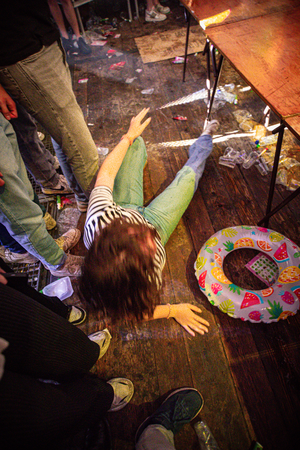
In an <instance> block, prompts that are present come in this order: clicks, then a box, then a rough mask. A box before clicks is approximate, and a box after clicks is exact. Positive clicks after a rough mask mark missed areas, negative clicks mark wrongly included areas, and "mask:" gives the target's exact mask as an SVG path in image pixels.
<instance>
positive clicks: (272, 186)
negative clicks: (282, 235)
mask: <svg viewBox="0 0 300 450" xmlns="http://www.w3.org/2000/svg"><path fill="white" fill-rule="evenodd" d="M284 127H285V125H284V122H283V121H281V124H280V125H279V127H278V128H276V129H275V130H273V134H275V133H278V139H277V145H276V152H275V157H274V164H273V171H272V177H271V183H270V189H269V197H268V203H267V210H266V215H265V216H264V217H263V219H261V220H260V221H259V222H258V225H262V224H263V225H264V226H265V227H268V224H269V217H271V216H272V215H273V214H270V213H271V208H272V201H273V195H274V189H275V183H276V177H277V169H278V164H279V157H280V152H281V145H282V139H283V133H284ZM283 206H284V205H283Z"/></svg>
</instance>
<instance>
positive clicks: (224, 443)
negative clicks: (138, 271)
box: [68, 0, 300, 450]
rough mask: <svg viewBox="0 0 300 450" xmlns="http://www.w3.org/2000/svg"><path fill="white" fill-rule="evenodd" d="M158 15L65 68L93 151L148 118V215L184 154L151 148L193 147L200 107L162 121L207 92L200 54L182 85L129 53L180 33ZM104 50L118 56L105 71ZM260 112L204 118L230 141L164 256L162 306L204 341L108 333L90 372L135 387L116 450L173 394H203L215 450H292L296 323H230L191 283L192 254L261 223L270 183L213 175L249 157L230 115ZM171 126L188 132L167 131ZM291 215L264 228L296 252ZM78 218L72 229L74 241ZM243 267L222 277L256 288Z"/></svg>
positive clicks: (250, 96) (247, 97) (145, 331)
mask: <svg viewBox="0 0 300 450" xmlns="http://www.w3.org/2000/svg"><path fill="white" fill-rule="evenodd" d="M167 4H168V5H170V7H171V15H170V16H169V18H168V20H166V21H165V22H162V23H159V24H152V23H146V22H144V19H143V17H141V18H140V19H139V20H138V21H133V22H132V23H128V22H122V26H120V27H119V30H118V31H119V32H120V33H121V37H120V38H119V39H114V38H108V43H107V45H106V46H105V47H104V48H102V47H101V48H93V53H92V56H91V57H84V58H80V57H74V60H73V65H71V70H72V79H73V86H74V91H75V94H76V97H77V100H78V102H79V104H80V106H81V108H82V109H83V113H84V116H85V118H86V121H87V122H88V123H91V124H93V125H90V131H91V133H92V136H93V138H94V140H95V142H96V144H97V146H102V147H109V149H110V150H112V149H113V147H114V146H115V145H116V144H117V142H118V141H119V139H120V137H121V136H122V134H124V133H125V132H126V131H127V128H128V126H129V122H130V118H131V117H132V116H133V115H135V114H136V113H138V112H139V111H140V110H141V109H142V108H143V107H147V106H149V107H150V109H151V110H150V113H151V117H152V121H151V124H150V125H149V127H148V128H147V129H146V130H145V132H144V133H143V137H144V140H145V142H146V146H147V151H148V164H147V166H146V168H145V171H144V194H145V202H146V203H149V202H150V201H151V199H152V198H154V197H155V196H156V195H158V194H159V193H160V192H162V190H163V189H164V188H165V187H167V185H168V184H169V183H170V182H171V181H172V179H173V177H174V176H175V174H176V172H177V171H178V170H179V169H180V168H181V167H182V165H183V164H184V163H185V162H186V160H187V158H188V146H186V145H177V146H174V147H167V146H165V147H164V146H163V145H160V144H161V143H166V142H175V141H181V140H185V139H196V138H197V137H198V136H199V135H200V134H201V132H202V129H203V124H204V120H205V116H206V104H205V102H204V101H203V100H196V101H194V102H190V103H186V104H179V105H176V106H175V105H174V106H171V107H169V108H165V109H161V110H160V109H159V108H160V107H161V106H162V105H165V104H167V103H169V102H172V101H175V100H178V99H181V98H182V97H184V96H187V95H189V94H192V93H194V92H196V91H199V90H200V89H203V88H204V87H205V83H206V66H205V58H204V57H203V56H202V55H201V54H198V55H189V61H188V64H187V72H186V81H185V82H184V83H183V82H182V69H183V66H182V65H180V64H177V65H176V64H173V63H172V60H166V61H160V62H157V63H150V64H143V63H142V60H141V57H140V55H139V53H138V50H137V48H136V45H135V41H134V37H137V36H143V35H145V34H152V33H155V32H159V31H166V30H168V29H175V28H176V27H177V28H182V27H185V26H186V22H185V19H184V16H183V8H181V7H180V6H179V4H178V2H175V0H173V1H172V0H169V1H168V2H167ZM153 38H155V34H154V35H153ZM109 48H114V49H116V50H118V51H121V52H123V55H121V56H120V57H118V58H115V57H112V58H110V59H108V58H107V57H106V52H107V50H108V49H109ZM121 60H124V61H125V62H126V64H125V66H124V68H123V69H121V70H118V71H112V70H109V68H110V66H111V64H113V63H114V62H118V61H121ZM74 64H75V65H74ZM136 69H142V72H140V73H139V72H136ZM85 77H86V78H88V79H89V81H88V82H87V84H84V83H83V84H80V83H78V80H79V79H81V78H85ZM133 77H136V79H135V80H134V81H133V82H132V83H126V79H127V78H133ZM226 83H234V84H235V86H236V87H237V86H238V85H241V86H243V87H244V86H245V83H244V81H243V80H241V78H240V77H239V75H238V74H237V73H236V72H235V71H234V70H233V69H232V68H231V67H230V65H229V64H228V63H226V62H225V63H224V66H223V70H222V74H221V78H220V84H221V85H225V84H226ZM149 88H154V92H153V94H152V95H144V94H141V91H142V90H143V89H149ZM263 108H264V104H263V102H262V101H261V100H260V99H259V98H258V97H257V96H256V94H254V93H253V92H251V91H247V92H240V91H239V93H238V104H237V105H234V104H229V103H226V104H225V105H223V106H222V107H219V108H217V109H215V110H213V114H212V117H213V118H214V119H217V120H219V122H220V129H219V131H218V133H219V134H220V136H221V137H223V138H224V137H225V136H227V140H224V141H222V142H216V143H215V144H214V148H213V152H212V155H211V156H210V157H209V158H208V160H207V164H206V168H205V171H204V174H203V177H202V180H201V182H200V185H199V188H198V189H197V191H196V193H195V195H194V198H193V200H192V202H191V204H190V206H189V207H188V209H187V211H186V212H185V214H184V217H183V218H182V219H181V220H180V223H179V225H178V227H177V229H176V230H175V232H174V233H173V235H172V236H171V238H170V240H169V242H168V244H167V246H166V251H167V264H166V267H165V270H164V290H163V292H162V296H161V300H162V302H163V303H179V302H182V301H183V302H190V303H192V304H195V305H198V306H200V307H201V309H202V311H203V317H205V318H206V319H207V320H208V321H209V322H210V323H211V326H210V332H209V333H208V334H207V335H205V336H200V335H198V336H196V337H195V338H193V337H190V336H189V335H188V334H187V333H186V332H185V331H184V330H183V329H182V328H181V327H180V325H179V324H177V323H176V322H175V321H174V320H159V321H153V322H149V323H143V324H139V325H137V326H130V325H126V324H120V325H118V326H117V325H116V326H113V327H110V331H111V334H112V336H113V339H112V341H111V345H110V348H109V350H108V352H107V354H106V355H105V356H104V357H103V359H101V360H100V361H99V362H98V363H97V364H96V367H95V373H96V374H98V375H99V376H102V377H104V378H110V377H114V376H126V377H128V378H130V379H132V380H133V382H134V384H135V395H134V397H133V399H132V402H131V404H130V405H128V406H127V407H126V409H124V411H120V412H119V413H115V414H112V415H111V416H110V417H109V421H110V423H111V427H112V430H113V435H114V438H115V442H114V450H120V449H122V450H133V448H134V434H135V431H136V429H137V428H138V426H139V424H140V423H141V421H142V420H143V419H144V418H145V417H147V415H149V414H151V413H152V412H153V411H154V410H155V408H156V407H157V406H158V405H159V404H160V403H161V401H162V399H163V398H164V394H166V393H167V392H169V391H170V390H171V389H174V388H176V387H178V386H181V385H192V386H194V387H196V388H197V389H199V390H200V391H201V393H202V394H203V397H204V400H205V405H204V407H203V410H202V411H201V414H200V416H201V417H202V418H203V419H204V420H205V421H206V422H207V423H208V425H209V426H210V428H211V430H212V432H213V434H214V435H215V437H216V439H217V441H218V443H219V446H220V448H222V450H248V449H249V447H250V443H251V441H252V440H258V441H259V442H260V443H261V444H262V445H263V447H264V449H265V450H279V449H282V448H293V442H294V440H295V439H297V440H298V437H297V436H295V435H296V433H297V431H298V429H299V425H300V419H299V410H300V373H299V371H300V364H299V363H300V361H299V347H300V339H299V321H300V316H299V313H297V315H296V316H294V317H290V318H288V319H287V320H285V321H280V322H278V323H274V324H252V323H248V322H242V321H241V320H239V319H232V318H230V317H229V316H227V315H225V314H223V313H222V312H221V311H220V310H219V309H218V308H215V307H213V306H212V305H211V304H210V303H209V302H208V300H207V298H206V296H205V295H204V294H203V293H202V292H201V291H200V289H199V286H198V282H197V279H196V277H195V274H194V262H195V260H196V257H197V253H198V252H199V250H200V249H201V247H202V245H203V244H204V243H205V241H206V240H207V239H208V238H209V237H210V236H211V235H212V234H214V233H215V232H216V231H218V230H221V229H223V228H226V227H229V226H235V225H242V224H249V225H255V224H256V223H257V221H258V220H260V219H261V218H262V216H263V214H264V211H265V208H266V204H267V193H268V187H269V182H270V174H269V175H268V176H267V177H266V178H267V180H265V179H264V178H263V177H262V176H261V175H260V174H259V173H258V171H257V169H256V168H255V167H253V168H251V169H249V170H246V169H243V168H241V167H235V168H234V169H230V168H227V167H224V166H221V165H220V164H219V157H220V156H221V155H222V154H223V152H224V150H225V148H226V147H227V146H233V147H236V148H243V146H247V148H249V146H250V145H251V144H250V138H248V137H247V138H238V137H235V138H234V139H232V138H230V137H229V135H230V133H232V132H233V131H236V130H238V131H241V130H240V129H239V127H238V124H237V122H236V120H235V118H234V115H233V112H234V111H236V110H237V109H246V110H248V111H249V112H251V113H252V115H253V118H254V119H255V120H256V121H259V120H260V118H261V116H262V112H263ZM178 115H182V116H186V117H187V119H188V120H187V121H175V120H173V117H175V116H178ZM270 120H271V123H272V124H273V123H276V116H274V115H271V119H270ZM226 133H228V134H226ZM296 156H297V153H296ZM299 159H300V158H299ZM286 195H288V191H287V190H286V189H285V188H283V187H282V186H276V188H275V193H274V204H277V203H279V202H280V201H281V200H282V198H285V197H286ZM299 209H300V198H296V199H295V200H294V201H293V202H291V203H290V204H289V205H288V206H287V207H285V208H283V209H282V211H280V213H278V214H276V215H275V216H274V217H273V218H272V219H271V220H270V228H273V229H274V230H277V231H279V232H280V233H282V234H284V235H286V236H288V237H289V238H291V239H292V240H293V241H294V242H295V243H296V244H297V245H300V237H299V222H300V215H299ZM84 217H85V215H84V214H83V215H82V216H81V218H80V219H79V225H78V226H79V227H80V228H81V229H83V225H84V219H83V218H84ZM74 252H79V253H77V254H84V252H85V250H84V248H83V247H82V245H81V244H80V245H79V246H78V249H75V250H74ZM229 256H230V255H229ZM247 257H249V258H250V259H251V258H252V257H253V256H251V255H250V254H249V255H246V256H243V255H239V254H236V255H232V256H231V258H230V257H228V262H227V263H226V264H228V271H229V272H228V273H229V274H230V276H232V277H236V279H237V280H239V281H240V282H242V283H248V284H251V283H253V282H255V280H254V279H253V277H251V276H250V273H247V270H246V269H244V265H245V258H247ZM226 270H227V269H226ZM70 301H71V302H72V301H75V302H76V301H78V299H77V300H76V297H74V298H73V299H71V300H70V299H69V300H68V302H70ZM103 326H105V324H104V323H103V321H102V320H101V318H100V316H99V315H97V314H96V315H95V314H91V313H89V314H88V321H87V323H86V324H83V325H82V326H81V329H83V331H84V332H86V333H91V332H93V331H96V330H97V329H100V328H101V327H103ZM175 442H176V448H177V450H186V449H192V450H194V449H195V450H196V449H198V448H199V447H198V444H197V438H196V435H195V433H194V431H193V430H192V427H191V426H186V427H184V429H183V430H182V432H180V433H179V435H178V436H176V439H175Z"/></svg>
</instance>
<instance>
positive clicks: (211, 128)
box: [201, 120, 220, 136]
mask: <svg viewBox="0 0 300 450" xmlns="http://www.w3.org/2000/svg"><path fill="white" fill-rule="evenodd" d="M219 126H220V124H219V122H218V121H217V120H211V121H210V122H207V125H206V127H205V130H204V131H203V133H202V134H201V136H203V135H205V134H210V135H211V136H212V135H213V134H214V133H215V132H216V131H217V129H218V128H219Z"/></svg>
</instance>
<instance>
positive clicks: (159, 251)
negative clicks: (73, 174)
mask: <svg viewBox="0 0 300 450" xmlns="http://www.w3.org/2000/svg"><path fill="white" fill-rule="evenodd" d="M118 218H122V219H124V220H125V221H126V222H128V223H133V224H143V225H146V226H147V227H149V228H152V229H153V228H154V227H153V225H152V224H150V223H149V222H148V221H147V220H146V219H145V218H144V217H143V216H142V215H141V214H140V213H139V212H137V211H135V210H133V209H125V208H122V207H121V206H118V205H117V204H116V203H114V201H113V195H112V191H111V189H110V188H108V187H107V186H97V187H96V188H94V189H93V191H92V193H91V196H90V200H89V207H88V211H87V218H86V222H85V226H84V236H83V242H84V245H85V246H86V248H90V246H91V245H92V242H93V240H94V237H95V235H96V233H98V232H99V229H100V227H101V228H104V227H105V226H106V225H108V224H110V223H111V222H112V221H113V220H114V219H118ZM155 243H156V254H155V257H154V264H155V269H156V270H155V271H156V274H157V284H158V285H159V286H161V284H162V277H161V272H162V270H163V268H164V265H165V262H166V252H165V249H164V247H163V245H162V243H161V240H160V239H159V238H158V237H157V238H155Z"/></svg>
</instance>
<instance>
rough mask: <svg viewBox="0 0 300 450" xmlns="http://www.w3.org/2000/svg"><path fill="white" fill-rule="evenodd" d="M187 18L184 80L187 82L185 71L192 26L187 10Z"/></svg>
mask: <svg viewBox="0 0 300 450" xmlns="http://www.w3.org/2000/svg"><path fill="white" fill-rule="evenodd" d="M185 13H186V17H187V23H188V24H187V29H186V39H185V52H184V65H183V78H182V81H183V82H184V81H185V71H186V62H187V53H188V46H189V35H190V24H191V15H190V13H189V11H188V10H187V9H186V10H185Z"/></svg>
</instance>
